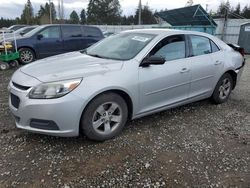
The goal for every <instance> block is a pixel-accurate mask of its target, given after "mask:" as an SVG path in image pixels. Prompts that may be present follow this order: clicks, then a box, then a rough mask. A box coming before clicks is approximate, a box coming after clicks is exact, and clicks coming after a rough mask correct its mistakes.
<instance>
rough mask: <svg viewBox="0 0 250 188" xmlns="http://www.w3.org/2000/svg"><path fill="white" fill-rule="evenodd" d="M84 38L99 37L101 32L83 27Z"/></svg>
mask: <svg viewBox="0 0 250 188" xmlns="http://www.w3.org/2000/svg"><path fill="white" fill-rule="evenodd" d="M83 33H84V36H86V37H101V36H102V35H101V31H100V30H99V29H97V28H94V27H84V28H83Z"/></svg>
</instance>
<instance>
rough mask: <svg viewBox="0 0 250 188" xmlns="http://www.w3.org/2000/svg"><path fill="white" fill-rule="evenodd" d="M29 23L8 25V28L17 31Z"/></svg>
mask: <svg viewBox="0 0 250 188" xmlns="http://www.w3.org/2000/svg"><path fill="white" fill-rule="evenodd" d="M26 26H27V25H12V26H10V27H8V28H7V29H8V30H10V31H16V30H18V29H21V28H23V27H26Z"/></svg>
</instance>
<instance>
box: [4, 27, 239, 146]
mask: <svg viewBox="0 0 250 188" xmlns="http://www.w3.org/2000/svg"><path fill="white" fill-rule="evenodd" d="M232 47H233V48H232ZM232 47H230V46H228V45H227V44H225V43H224V42H222V41H221V40H219V39H218V38H216V37H214V36H211V35H208V34H205V33H199V32H190V31H177V30H160V29H151V30H150V29H149V30H148V29H147V30H133V31H125V32H122V33H120V34H117V35H114V36H111V37H108V38H106V39H104V40H102V41H100V42H99V43H96V44H95V45H93V46H91V47H90V48H88V49H86V50H84V51H76V52H71V53H66V54H63V55H58V56H53V57H50V58H46V59H43V60H39V61H36V62H35V63H32V64H29V65H26V66H24V67H21V68H20V69H19V70H17V71H16V72H15V73H14V74H13V76H12V78H11V81H10V83H9V86H8V89H9V92H10V97H9V106H10V110H11V112H12V113H13V115H14V117H15V122H16V126H17V127H18V128H20V129H25V130H27V131H31V132H35V133H41V134H48V135H55V136H65V137H69V136H78V135H79V134H80V133H83V134H85V135H86V136H87V137H88V138H90V139H93V140H97V141H103V140H107V139H111V138H113V137H115V136H116V135H118V134H119V133H120V132H121V131H122V129H123V127H124V126H125V124H126V121H127V120H129V119H135V118H139V117H142V116H146V115H149V114H152V113H156V112H159V111H162V110H166V109H169V108H173V107H176V106H180V105H184V104H187V103H190V102H194V101H198V100H202V99H206V98H210V99H212V101H213V102H214V103H216V104H220V103H224V102H226V101H227V99H228V98H229V95H230V93H231V91H232V90H233V89H234V88H235V86H236V83H237V81H238V80H239V78H240V75H241V73H242V70H243V67H244V57H243V53H242V51H241V48H239V47H237V46H232Z"/></svg>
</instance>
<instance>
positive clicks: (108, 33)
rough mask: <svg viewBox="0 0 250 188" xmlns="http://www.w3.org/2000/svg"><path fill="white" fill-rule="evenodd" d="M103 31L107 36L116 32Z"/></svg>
mask: <svg viewBox="0 0 250 188" xmlns="http://www.w3.org/2000/svg"><path fill="white" fill-rule="evenodd" d="M102 33H103V35H104V37H105V38H106V37H109V36H111V35H114V34H115V33H114V32H111V31H103V32H102Z"/></svg>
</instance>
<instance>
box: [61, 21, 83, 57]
mask: <svg viewBox="0 0 250 188" xmlns="http://www.w3.org/2000/svg"><path fill="white" fill-rule="evenodd" d="M62 36H63V50H64V52H72V51H77V50H81V49H83V45H82V39H83V33H82V29H81V26H76V25H75V26H74V25H72V26H71V25H63V26H62Z"/></svg>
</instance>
